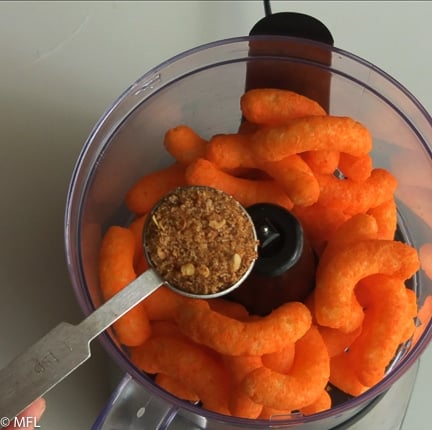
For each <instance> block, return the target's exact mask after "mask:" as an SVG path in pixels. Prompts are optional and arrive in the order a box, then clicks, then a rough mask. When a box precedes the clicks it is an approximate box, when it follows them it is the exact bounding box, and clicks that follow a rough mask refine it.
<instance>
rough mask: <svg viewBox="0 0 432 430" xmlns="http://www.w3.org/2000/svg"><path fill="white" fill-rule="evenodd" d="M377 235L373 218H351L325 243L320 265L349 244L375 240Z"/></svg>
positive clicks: (361, 215)
mask: <svg viewBox="0 0 432 430" xmlns="http://www.w3.org/2000/svg"><path fill="white" fill-rule="evenodd" d="M377 235H378V224H377V221H376V219H375V218H374V217H373V216H371V215H367V214H358V215H354V216H352V217H351V218H349V219H348V220H346V221H345V222H344V223H342V224H341V225H340V226H339V228H338V229H337V230H336V231H335V232H334V234H333V235H332V237H331V238H330V239H329V241H328V242H327V246H326V248H325V250H324V252H323V254H322V256H321V260H320V262H321V265H323V264H325V262H326V260H328V259H329V258H331V257H332V256H333V255H335V254H336V253H337V252H339V251H341V250H343V249H345V248H346V247H348V246H350V245H351V244H355V243H357V242H360V241H362V240H367V239H376V238H377Z"/></svg>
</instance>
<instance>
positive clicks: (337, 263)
mask: <svg viewBox="0 0 432 430" xmlns="http://www.w3.org/2000/svg"><path fill="white" fill-rule="evenodd" d="M418 268H419V260H418V255H417V251H416V250H415V249H414V248H412V247H411V246H409V245H407V244H405V243H402V242H397V241H391V240H374V239H371V240H363V241H361V242H358V243H355V244H351V245H350V246H348V247H346V248H345V249H343V250H341V251H339V252H337V253H335V255H334V256H332V257H331V258H329V259H326V261H325V263H324V264H322V263H321V261H320V263H318V267H317V273H316V287H315V316H316V318H317V321H318V324H320V325H323V326H327V327H332V328H339V329H341V330H343V331H344V332H347V333H349V332H350V331H353V330H355V329H356V328H357V327H358V321H356V317H357V315H358V314H359V313H362V312H363V310H362V308H361V306H360V304H359V303H358V301H357V299H356V298H355V294H354V287H355V285H356V284H357V283H358V282H359V281H360V280H361V279H363V278H365V277H367V276H369V275H373V274H376V273H382V274H387V275H393V276H395V277H397V278H399V279H401V280H406V279H408V278H409V277H411V276H412V275H413V274H414V273H415V272H416V271H417V270H418Z"/></svg>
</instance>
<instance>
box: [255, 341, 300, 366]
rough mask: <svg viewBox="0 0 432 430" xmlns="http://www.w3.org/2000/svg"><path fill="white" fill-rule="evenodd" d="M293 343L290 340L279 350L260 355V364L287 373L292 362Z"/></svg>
mask: <svg viewBox="0 0 432 430" xmlns="http://www.w3.org/2000/svg"><path fill="white" fill-rule="evenodd" d="M294 356H295V343H294V342H291V343H288V344H287V345H286V346H284V347H283V348H282V349H281V350H280V351H275V352H272V353H269V354H263V355H262V356H261V360H262V364H263V365H264V366H265V367H268V368H269V369H271V370H274V371H275V372H278V373H288V372H289V370H290V369H291V367H292V364H293V363H294Z"/></svg>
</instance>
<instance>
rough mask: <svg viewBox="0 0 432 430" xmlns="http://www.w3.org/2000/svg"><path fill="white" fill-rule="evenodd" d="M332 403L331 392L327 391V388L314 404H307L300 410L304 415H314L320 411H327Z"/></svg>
mask: <svg viewBox="0 0 432 430" xmlns="http://www.w3.org/2000/svg"><path fill="white" fill-rule="evenodd" d="M331 405H332V399H331V397H330V394H329V393H328V392H327V390H323V391H322V392H321V394H320V396H319V397H318V399H316V400H315V402H313V403H312V404H310V405H309V406H305V407H304V408H301V409H300V412H301V413H302V414H303V415H306V416H307V415H313V414H318V413H319V412H323V411H326V410H327V409H330V408H331Z"/></svg>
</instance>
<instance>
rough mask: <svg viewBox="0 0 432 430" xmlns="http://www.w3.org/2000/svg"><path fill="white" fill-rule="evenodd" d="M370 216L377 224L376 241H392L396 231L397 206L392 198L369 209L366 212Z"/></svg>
mask: <svg viewBox="0 0 432 430" xmlns="http://www.w3.org/2000/svg"><path fill="white" fill-rule="evenodd" d="M367 213H368V214H369V215H372V216H373V217H374V218H375V219H376V221H377V224H378V235H377V238H378V239H394V238H395V234H396V229H397V206H396V201H395V199H394V198H393V197H392V198H391V199H389V200H387V201H386V202H383V203H381V204H380V205H378V206H376V207H374V208H371V209H369V210H368V211H367Z"/></svg>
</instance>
